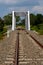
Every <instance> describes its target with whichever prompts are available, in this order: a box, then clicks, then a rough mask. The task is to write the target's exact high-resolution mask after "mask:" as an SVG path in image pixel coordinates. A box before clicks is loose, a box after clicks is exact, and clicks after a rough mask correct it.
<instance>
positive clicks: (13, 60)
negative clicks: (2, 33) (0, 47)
mask: <svg viewBox="0 0 43 65" xmlns="http://www.w3.org/2000/svg"><path fill="white" fill-rule="evenodd" d="M9 39H10V40H9V41H8V43H9V47H8V48H10V49H8V51H7V54H6V56H5V60H4V63H3V64H2V65H43V49H42V48H41V47H40V46H39V45H38V44H37V42H36V41H35V40H34V39H32V38H31V37H30V35H29V34H28V32H26V31H25V30H17V31H16V32H12V34H11V37H10V38H9Z"/></svg>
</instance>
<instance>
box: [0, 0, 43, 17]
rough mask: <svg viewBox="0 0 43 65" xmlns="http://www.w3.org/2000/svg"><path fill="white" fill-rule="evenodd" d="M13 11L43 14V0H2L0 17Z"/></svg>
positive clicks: (0, 2) (0, 0) (0, 1)
mask: <svg viewBox="0 0 43 65" xmlns="http://www.w3.org/2000/svg"><path fill="white" fill-rule="evenodd" d="M12 10H14V11H28V10H29V11H30V13H35V14H37V13H41V14H43V0H0V17H3V16H4V15H5V14H8V13H10V12H11V11H12Z"/></svg>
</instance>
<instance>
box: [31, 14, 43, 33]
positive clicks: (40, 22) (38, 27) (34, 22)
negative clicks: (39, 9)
mask: <svg viewBox="0 0 43 65" xmlns="http://www.w3.org/2000/svg"><path fill="white" fill-rule="evenodd" d="M30 22H31V30H35V31H37V32H38V33H39V34H43V15H41V14H37V15H34V14H30Z"/></svg>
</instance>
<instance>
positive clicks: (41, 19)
mask: <svg viewBox="0 0 43 65" xmlns="http://www.w3.org/2000/svg"><path fill="white" fill-rule="evenodd" d="M19 20H20V17H19V16H17V17H16V21H19ZM24 21H25V19H24V20H23V24H24ZM11 24H12V15H11V14H8V15H5V16H4V17H3V19H2V18H1V17H0V32H2V31H3V30H4V26H6V25H11ZM30 24H31V30H32V29H36V30H38V29H40V28H41V29H43V28H42V27H43V15H42V14H37V15H34V14H30ZM36 26H37V28H38V29H37V28H36Z"/></svg>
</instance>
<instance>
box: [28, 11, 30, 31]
mask: <svg viewBox="0 0 43 65" xmlns="http://www.w3.org/2000/svg"><path fill="white" fill-rule="evenodd" d="M28 30H30V14H29V11H28Z"/></svg>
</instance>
